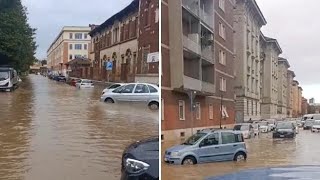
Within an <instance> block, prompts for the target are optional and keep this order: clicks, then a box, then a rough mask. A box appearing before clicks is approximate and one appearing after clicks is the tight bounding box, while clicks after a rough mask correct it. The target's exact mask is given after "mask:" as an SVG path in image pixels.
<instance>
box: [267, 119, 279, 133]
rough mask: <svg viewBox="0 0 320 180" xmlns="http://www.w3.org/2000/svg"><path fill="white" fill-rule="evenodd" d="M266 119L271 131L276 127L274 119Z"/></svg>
mask: <svg viewBox="0 0 320 180" xmlns="http://www.w3.org/2000/svg"><path fill="white" fill-rule="evenodd" d="M267 121H268V122H269V124H268V126H269V130H270V131H273V130H274V129H275V128H276V122H277V121H276V120H275V119H267Z"/></svg>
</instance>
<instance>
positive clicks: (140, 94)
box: [131, 84, 150, 102]
mask: <svg viewBox="0 0 320 180" xmlns="http://www.w3.org/2000/svg"><path fill="white" fill-rule="evenodd" d="M148 96H150V91H149V88H148V86H147V85H145V84H137V85H136V88H135V89H134V94H133V96H132V99H131V100H132V101H138V102H146V101H147V100H148Z"/></svg>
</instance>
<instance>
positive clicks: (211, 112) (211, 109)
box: [209, 104, 213, 120]
mask: <svg viewBox="0 0 320 180" xmlns="http://www.w3.org/2000/svg"><path fill="white" fill-rule="evenodd" d="M209 119H210V120H212V119H213V105H212V104H209Z"/></svg>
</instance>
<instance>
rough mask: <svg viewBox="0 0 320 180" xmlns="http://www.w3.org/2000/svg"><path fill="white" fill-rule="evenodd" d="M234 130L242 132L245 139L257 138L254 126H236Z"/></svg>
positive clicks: (244, 124)
mask: <svg viewBox="0 0 320 180" xmlns="http://www.w3.org/2000/svg"><path fill="white" fill-rule="evenodd" d="M233 130H234V131H240V132H241V133H242V135H243V138H245V139H250V138H252V137H254V136H255V133H254V129H253V126H252V125H251V124H250V123H242V124H236V125H235V126H234V127H233Z"/></svg>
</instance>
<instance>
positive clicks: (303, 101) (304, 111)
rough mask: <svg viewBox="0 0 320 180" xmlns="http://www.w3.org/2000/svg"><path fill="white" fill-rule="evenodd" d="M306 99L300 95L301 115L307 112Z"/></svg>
mask: <svg viewBox="0 0 320 180" xmlns="http://www.w3.org/2000/svg"><path fill="white" fill-rule="evenodd" d="M308 106H309V104H308V99H306V98H304V97H302V103H301V115H302V116H303V115H305V114H308Z"/></svg>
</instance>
